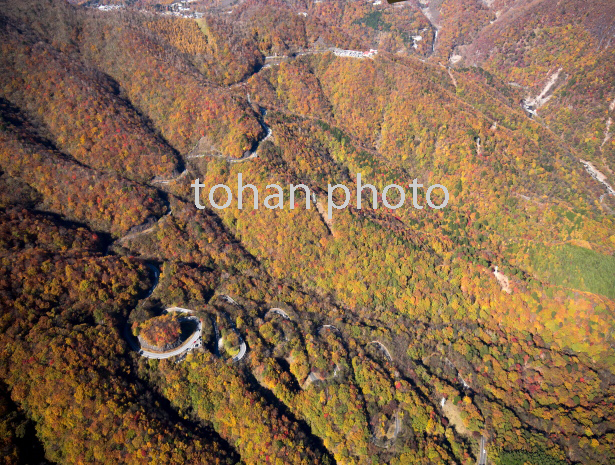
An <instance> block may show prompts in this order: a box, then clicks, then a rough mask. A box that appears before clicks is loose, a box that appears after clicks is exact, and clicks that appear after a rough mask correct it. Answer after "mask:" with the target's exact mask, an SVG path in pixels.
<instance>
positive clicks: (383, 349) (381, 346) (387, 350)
mask: <svg viewBox="0 0 615 465" xmlns="http://www.w3.org/2000/svg"><path fill="white" fill-rule="evenodd" d="M368 344H376V345H377V346H378V347H380V348H381V349H382V351H383V352H384V354H385V355H386V358H387V359H388V360H389V362H392V361H393V357H391V353H390V352H389V349H387V348H386V346H385V345H384V344H383V343H382V342H380V341H370V342H368Z"/></svg>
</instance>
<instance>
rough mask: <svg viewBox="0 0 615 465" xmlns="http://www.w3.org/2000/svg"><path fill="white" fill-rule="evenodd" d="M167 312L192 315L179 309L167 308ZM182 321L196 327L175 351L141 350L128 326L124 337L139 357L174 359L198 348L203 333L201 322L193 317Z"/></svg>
mask: <svg viewBox="0 0 615 465" xmlns="http://www.w3.org/2000/svg"><path fill="white" fill-rule="evenodd" d="M168 312H181V313H193V311H192V310H189V309H186V308H180V307H171V308H168V309H166V310H165V313H168ZM184 319H187V320H193V321H195V322H196V325H197V327H196V331H194V333H192V334H191V335H190V337H189V338H188V339H186V340H185V341H184V342H183V343H182V344H181V345H180V346H179V347H176V348H175V349H172V350H169V351H164V352H153V351H151V350H147V349H142V348H141V345H140V344H139V342H138V340H135V338H134V337H133V335H132V334H131V333H130V327H129V325H128V324H126V325H125V326H124V337H125V339H126V340H127V341H128V344H129V345H130V347H131V348H132V349H133V350H134V351H136V352H138V353H139V355H141V356H142V357H145V358H150V359H155V360H163V359H167V358H171V357H175V356H177V355H181V354H183V353H185V352H188V351H189V350H192V349H194V348H195V347H199V346H200V344H199V341H200V339H201V336H202V332H203V322H202V321H201V320H200V319H199V318H197V317H195V316H188V317H184Z"/></svg>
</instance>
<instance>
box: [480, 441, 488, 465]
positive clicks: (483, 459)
mask: <svg viewBox="0 0 615 465" xmlns="http://www.w3.org/2000/svg"><path fill="white" fill-rule="evenodd" d="M479 447H480V450H479V451H478V465H487V450H486V449H485V436H481V438H480V446H479Z"/></svg>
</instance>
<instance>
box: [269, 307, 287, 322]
mask: <svg viewBox="0 0 615 465" xmlns="http://www.w3.org/2000/svg"><path fill="white" fill-rule="evenodd" d="M272 313H275V314H276V315H280V316H281V317H282V318H284V319H285V320H290V316H288V313H286V312H285V311H284V310H282V309H281V308H277V307H274V308H270V309H269V311H268V312H267V313H265V318H267V316H268V315H271V314H272Z"/></svg>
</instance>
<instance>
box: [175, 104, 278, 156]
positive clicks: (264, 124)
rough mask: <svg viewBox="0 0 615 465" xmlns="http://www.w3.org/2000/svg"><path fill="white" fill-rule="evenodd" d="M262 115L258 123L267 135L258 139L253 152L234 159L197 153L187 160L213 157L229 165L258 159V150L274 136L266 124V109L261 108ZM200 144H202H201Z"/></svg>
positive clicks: (250, 151)
mask: <svg viewBox="0 0 615 465" xmlns="http://www.w3.org/2000/svg"><path fill="white" fill-rule="evenodd" d="M259 112H260V114H259V116H258V122H259V124H260V125H261V127H262V128H263V130H264V132H265V135H264V136H262V137H261V138H260V139H258V140H257V141H256V144H255V145H254V147H252V149H251V150H249V151H247V152H246V153H244V155H243V156H242V157H241V158H233V157H225V156H224V155H215V154H213V153H196V154H188V155H187V156H186V158H187V159H193V158H204V157H212V158H217V159H219V160H224V161H226V162H228V163H241V162H244V161H248V160H252V159H253V158H257V157H258V149H259V148H260V146H261V144H262V143H263V142H265V141H266V140H269V139H270V138H271V137H272V136H273V131H272V130H271V128H270V127H269V126H268V125H267V123H265V118H264V117H265V116H266V115H267V110H266V109H264V108H260V110H259ZM199 144H200V142H199ZM199 144H197V147H198V146H199ZM195 149H196V147H195ZM195 149H193V150H192V151H194V150H195Z"/></svg>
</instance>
